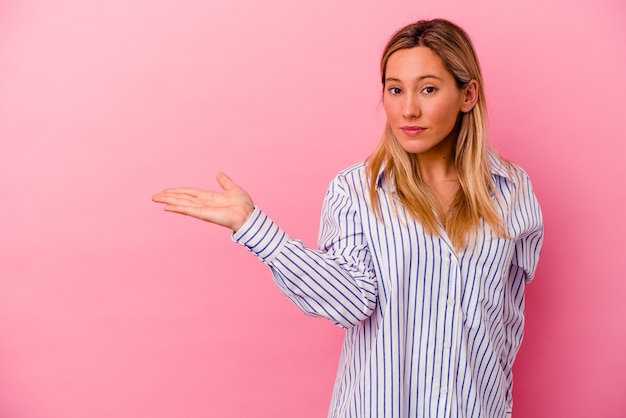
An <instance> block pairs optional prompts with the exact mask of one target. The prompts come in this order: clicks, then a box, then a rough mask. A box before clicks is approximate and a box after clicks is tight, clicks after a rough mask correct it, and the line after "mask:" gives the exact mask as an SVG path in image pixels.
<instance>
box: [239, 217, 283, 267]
mask: <svg viewBox="0 0 626 418" xmlns="http://www.w3.org/2000/svg"><path fill="white" fill-rule="evenodd" d="M232 240H233V241H234V242H236V243H238V244H241V245H243V246H244V247H245V248H247V249H248V250H249V251H250V252H252V253H253V254H254V255H256V256H257V257H258V258H259V259H260V260H261V261H262V262H264V263H269V262H270V261H272V260H273V259H274V258H275V257H276V256H277V255H278V254H280V251H281V249H282V248H283V246H284V245H285V243H286V242H287V241H289V236H287V234H286V233H285V231H283V230H282V229H280V227H279V226H278V225H276V224H275V223H274V222H273V221H272V220H271V219H270V218H269V217H268V216H267V215H266V214H265V212H263V211H262V210H260V209H259V208H257V207H255V208H254V212H252V215H250V217H249V218H248V220H246V223H244V224H243V225H242V227H241V228H239V230H238V231H237V232H235V233H234V234H233V235H232Z"/></svg>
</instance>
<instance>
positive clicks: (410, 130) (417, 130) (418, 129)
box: [400, 126, 426, 136]
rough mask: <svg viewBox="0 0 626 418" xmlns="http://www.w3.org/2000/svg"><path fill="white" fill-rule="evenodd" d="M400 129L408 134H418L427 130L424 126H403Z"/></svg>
mask: <svg viewBox="0 0 626 418" xmlns="http://www.w3.org/2000/svg"><path fill="white" fill-rule="evenodd" d="M400 129H401V130H402V132H404V134H405V135H408V136H417V135H419V134H421V133H422V132H424V131H425V130H426V128H422V127H421V126H403V127H402V128H400Z"/></svg>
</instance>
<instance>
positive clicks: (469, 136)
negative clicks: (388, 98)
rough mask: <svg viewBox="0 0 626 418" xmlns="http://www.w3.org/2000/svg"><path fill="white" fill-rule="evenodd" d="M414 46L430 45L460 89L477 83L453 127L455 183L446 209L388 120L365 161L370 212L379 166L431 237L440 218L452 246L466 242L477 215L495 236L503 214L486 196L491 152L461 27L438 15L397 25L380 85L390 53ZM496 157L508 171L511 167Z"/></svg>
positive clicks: (490, 188) (475, 66) (477, 74)
mask: <svg viewBox="0 0 626 418" xmlns="http://www.w3.org/2000/svg"><path fill="white" fill-rule="evenodd" d="M418 46H424V47H427V48H429V49H430V50H431V51H433V52H434V53H435V54H436V55H437V56H439V58H441V61H442V62H443V65H444V66H445V68H446V69H447V70H448V71H449V72H450V74H452V76H453V77H454V79H455V81H456V85H457V87H458V88H459V89H464V88H466V87H467V86H468V85H469V83H470V81H472V80H476V81H477V83H478V101H477V102H476V105H475V106H474V107H473V108H472V110H471V111H469V112H467V113H460V115H459V119H458V121H457V125H456V127H455V129H457V130H458V137H457V139H456V142H455V146H454V163H455V166H456V170H457V173H458V176H459V182H460V187H459V190H458V192H457V194H456V196H455V198H454V201H453V203H452V206H451V208H450V210H449V211H447V212H446V211H445V210H444V208H443V207H442V206H441V204H440V203H439V200H438V199H437V197H436V195H435V193H434V192H433V190H432V189H431V187H430V186H428V184H427V183H426V182H425V181H424V180H423V179H422V177H421V175H420V170H419V166H418V162H417V156H416V155H414V154H410V153H407V152H406V151H405V150H404V149H403V148H402V147H401V145H400V144H399V143H398V141H397V140H396V138H395V136H394V135H393V133H392V131H391V127H390V126H389V122H387V124H386V128H385V131H384V133H383V135H382V138H381V139H380V141H379V143H378V146H377V147H376V149H375V150H374V153H373V154H372V155H371V156H370V157H369V158H368V164H367V167H368V176H369V178H370V197H371V200H372V205H373V207H374V210H375V211H376V214H377V216H378V217H379V219H380V218H381V212H380V202H379V199H378V195H377V192H376V189H377V186H378V185H377V183H376V180H377V178H378V174H379V172H380V170H384V172H385V174H386V176H387V178H390V179H393V181H394V183H395V184H394V185H395V191H396V196H397V198H398V200H399V202H400V203H401V204H402V206H404V208H405V209H406V210H407V212H408V213H409V214H410V216H411V217H413V218H414V219H416V220H417V221H419V222H420V223H421V224H422V225H423V227H424V229H425V230H426V231H427V232H429V233H431V234H434V235H438V234H439V222H438V220H440V221H441V224H442V225H443V227H444V228H445V231H446V233H447V235H448V236H449V237H450V239H451V240H452V244H453V245H454V246H455V248H457V249H459V248H463V247H465V246H467V244H468V240H469V238H470V237H471V236H472V235H473V234H474V233H475V231H476V230H477V229H478V228H479V226H480V225H481V220H482V219H484V220H485V222H486V223H487V224H488V225H489V227H491V229H492V230H493V231H494V232H495V233H496V234H497V235H498V236H506V234H505V230H504V221H503V219H502V216H501V215H500V213H499V212H498V210H497V207H496V204H495V202H494V201H493V200H492V199H491V195H492V194H495V190H494V185H493V180H492V174H491V165H490V161H489V153H490V152H493V151H490V149H489V146H488V144H487V137H486V119H487V111H486V104H485V94H484V90H483V80H482V75H481V71H480V66H479V63H478V58H477V57H476V54H475V52H474V48H473V46H472V43H471V40H470V38H469V36H468V35H467V34H466V33H465V31H463V29H461V28H460V27H458V26H457V25H455V24H453V23H451V22H449V21H447V20H443V19H434V20H421V21H418V22H416V23H413V24H410V25H407V26H405V27H403V28H401V29H400V30H398V31H397V32H396V33H395V34H394V35H393V36H392V37H391V39H390V40H389V42H388V43H387V46H386V47H385V49H384V52H383V55H382V58H381V61H380V71H381V78H382V83H383V89H384V86H385V74H386V68H387V62H388V60H389V57H390V56H391V55H392V54H393V53H394V52H396V51H398V50H401V49H407V48H415V47H418ZM494 155H496V154H495V153H494ZM498 158H499V157H498ZM501 160H502V162H503V164H504V165H505V167H506V168H507V169H509V170H511V165H510V164H509V163H508V162H507V161H505V160H503V159H501Z"/></svg>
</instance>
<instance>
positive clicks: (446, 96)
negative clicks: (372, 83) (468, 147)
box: [383, 46, 478, 210]
mask: <svg viewBox="0 0 626 418" xmlns="http://www.w3.org/2000/svg"><path fill="white" fill-rule="evenodd" d="M477 100H478V83H477V82H476V81H475V80H472V81H471V82H470V83H469V85H468V86H467V87H466V88H464V89H459V88H458V87H457V85H456V82H455V80H454V77H453V76H452V74H451V73H450V72H449V71H448V70H447V69H446V68H445V66H444V64H443V62H442V61H441V59H440V58H439V56H438V55H437V54H435V53H434V52H433V51H432V50H431V49H430V48H427V47H422V46H420V47H415V48H408V49H401V50H399V51H396V52H394V53H393V54H392V55H391V56H390V57H389V60H388V62H387V67H386V71H385V88H384V93H383V104H384V109H385V113H386V115H387V120H388V122H389V125H390V127H391V131H392V132H393V134H394V136H395V137H396V139H397V140H398V143H399V144H400V145H401V146H402V148H403V149H404V150H405V151H406V152H408V153H412V154H416V155H417V158H418V162H419V167H420V174H421V176H422V178H423V179H424V180H425V181H426V182H427V183H428V184H429V185H430V186H431V188H432V189H433V190H434V191H435V194H436V195H437V196H438V198H439V200H440V203H441V204H442V206H443V207H444V209H446V210H447V209H448V208H449V207H450V205H451V203H452V201H453V199H454V196H455V195H456V192H457V190H458V188H459V182H458V175H457V173H456V168H455V165H454V143H455V141H456V138H457V136H458V132H457V130H455V125H456V121H457V119H458V117H459V114H460V113H461V112H469V111H470V110H471V109H472V108H473V107H474V105H475V104H476V101H477ZM411 127H418V128H420V129H419V130H418V131H413V132H412V133H411V132H410V131H409V132H407V131H405V130H403V128H411Z"/></svg>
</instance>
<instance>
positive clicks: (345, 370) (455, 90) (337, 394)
mask: <svg viewBox="0 0 626 418" xmlns="http://www.w3.org/2000/svg"><path fill="white" fill-rule="evenodd" d="M381 74H382V83H383V104H384V109H385V113H386V116H387V125H386V129H385V132H384V134H383V136H382V139H381V140H380V142H379V144H378V147H377V148H376V150H375V151H374V153H373V154H372V156H371V157H370V158H368V160H367V161H365V162H362V163H359V164H356V165H354V166H352V167H350V168H348V169H346V170H344V171H342V172H340V173H339V174H338V176H337V177H336V178H335V179H334V180H333V181H332V183H331V184H330V187H329V189H328V192H327V194H326V198H325V202H324V206H323V211H322V222H321V230H320V239H319V248H320V249H319V250H312V249H308V248H305V247H304V246H303V245H302V244H301V242H299V241H297V240H293V239H292V238H290V237H289V236H288V235H287V234H286V233H285V232H284V231H283V230H282V229H280V228H279V227H278V226H277V225H276V224H275V223H274V222H273V221H272V220H270V219H269V218H268V217H267V216H266V214H265V213H263V211H261V210H260V209H259V208H256V207H255V206H254V203H253V202H252V200H251V198H250V197H249V196H248V194H247V193H246V192H245V191H244V190H243V189H241V188H240V187H239V186H237V185H236V184H235V183H234V182H233V181H232V180H230V179H229V178H228V177H227V176H226V175H224V174H219V175H218V182H219V184H220V185H221V187H222V188H223V189H224V190H223V192H220V193H213V192H206V191H201V190H197V189H172V190H166V191H164V192H162V193H159V194H157V195H155V196H154V197H153V200H154V201H156V202H159V203H164V204H165V205H166V206H165V210H167V211H172V212H177V213H181V214H185V215H190V216H193V217H196V218H199V219H202V220H205V221H208V222H213V223H216V224H219V225H223V226H226V227H229V228H232V230H233V231H234V234H233V239H234V240H235V241H237V242H239V243H241V244H242V245H244V246H245V247H246V248H248V249H249V250H250V251H252V252H253V253H254V254H255V255H256V256H258V257H259V258H260V259H261V261H263V262H264V263H265V264H267V265H268V266H269V267H270V269H271V271H272V274H273V277H274V280H275V282H276V283H277V285H278V286H279V287H280V289H281V291H282V292H283V293H284V294H285V295H286V296H287V297H289V298H290V299H291V300H293V301H294V302H295V303H296V305H298V307H300V309H302V310H303V311H304V312H306V313H308V314H310V315H314V316H320V317H325V318H328V319H330V320H331V321H333V322H334V323H335V324H337V325H338V326H340V327H343V328H345V329H346V337H345V342H344V346H343V349H342V353H341V361H340V366H339V371H338V375H337V380H336V383H335V389H334V392H333V398H332V401H331V406H330V412H329V416H330V417H481V418H484V417H505V416H507V415H510V414H511V411H512V399H511V388H512V375H511V367H512V364H513V359H514V358H515V355H516V353H517V351H518V349H519V346H520V343H521V340H522V334H523V325H524V286H525V285H526V284H527V283H528V282H530V281H531V280H532V278H533V275H534V273H535V268H536V265H537V261H538V257H539V252H540V249H541V242H542V237H543V223H542V218H541V211H540V208H539V205H538V203H537V200H536V198H535V196H534V194H533V191H532V188H531V185H530V182H529V179H528V177H527V176H526V174H525V173H524V172H523V171H522V170H521V169H519V168H518V167H516V166H514V165H513V164H511V163H509V162H507V161H505V160H503V159H502V158H500V157H498V156H497V154H496V153H495V152H494V151H492V150H490V149H489V148H488V145H487V142H486V138H485V114H486V107H485V96H484V92H483V82H482V77H481V73H480V68H479V64H478V60H477V58H476V55H475V53H474V50H473V47H472V44H471V41H470V39H469V37H468V36H467V34H466V33H465V32H464V31H463V30H462V29H461V28H459V27H458V26H456V25H454V24H452V23H450V22H448V21H445V20H441V19H436V20H431V21H419V22H417V23H415V24H411V25H408V26H406V27H404V28H402V29H400V30H399V31H398V32H397V33H396V34H394V35H393V37H392V38H391V39H390V41H389V42H388V44H387V46H386V48H385V50H384V53H383V56H382V60H381Z"/></svg>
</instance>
